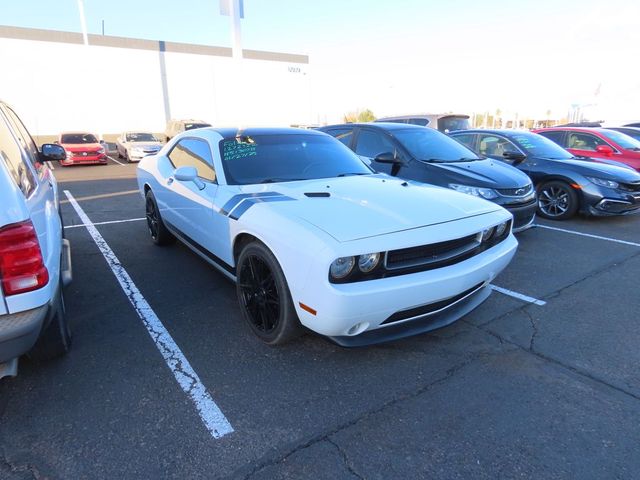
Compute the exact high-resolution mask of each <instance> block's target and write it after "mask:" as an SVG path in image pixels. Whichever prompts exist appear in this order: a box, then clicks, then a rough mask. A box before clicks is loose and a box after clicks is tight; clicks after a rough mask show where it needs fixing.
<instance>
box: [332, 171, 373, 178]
mask: <svg viewBox="0 0 640 480" xmlns="http://www.w3.org/2000/svg"><path fill="white" fill-rule="evenodd" d="M351 175H368V173H366V172H357V173H355V172H348V173H340V174H338V175H336V177H350V176H351Z"/></svg>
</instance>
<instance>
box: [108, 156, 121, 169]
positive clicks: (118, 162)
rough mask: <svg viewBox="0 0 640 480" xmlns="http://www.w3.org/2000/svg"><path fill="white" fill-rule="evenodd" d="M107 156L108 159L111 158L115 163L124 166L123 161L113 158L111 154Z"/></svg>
mask: <svg viewBox="0 0 640 480" xmlns="http://www.w3.org/2000/svg"><path fill="white" fill-rule="evenodd" d="M107 158H108V159H109V160H113V161H114V162H116V163H117V164H119V165H122V166H124V163H122V162H120V161H118V160H116V159H115V158H113V157H112V156H111V155H107Z"/></svg>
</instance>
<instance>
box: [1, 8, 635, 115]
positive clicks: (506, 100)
mask: <svg viewBox="0 0 640 480" xmlns="http://www.w3.org/2000/svg"><path fill="white" fill-rule="evenodd" d="M0 2H1V11H2V18H1V20H0V22H1V23H3V24H5V25H15V26H25V27H34V28H47V29H55V30H66V31H80V22H79V16H78V9H77V0H20V1H17V0H0ZM85 11H86V17H87V24H88V29H89V32H90V33H97V34H99V33H101V29H102V20H104V22H105V33H106V34H107V35H117V36H126V37H135V38H148V39H158V40H169V41H177V42H187V43H201V44H209V45H227V46H228V45H230V44H231V40H230V29H229V19H228V17H223V16H220V14H219V2H218V0H181V1H180V2H177V1H152V0H127V1H125V0H109V1H103V0H85ZM245 13H246V18H245V19H244V20H243V21H242V39H243V46H244V47H245V48H250V49H259V50H274V51H283V52H292V53H306V54H308V55H310V60H311V64H310V67H309V68H310V71H311V79H312V95H313V97H314V109H315V110H316V114H317V116H318V118H319V119H320V120H325V119H326V120H328V121H334V120H335V119H336V118H338V117H339V116H340V115H341V114H342V113H344V112H346V111H349V110H353V109H357V108H370V109H372V110H373V111H374V113H375V114H376V115H378V116H382V115H390V114H402V113H411V112H435V111H460V112H465V113H472V112H482V111H485V110H488V111H490V112H494V111H495V110H496V108H500V109H501V110H502V111H503V112H512V113H515V112H516V111H517V112H519V114H520V116H521V117H522V116H537V117H539V118H545V117H546V112H547V110H551V111H552V117H553V118H555V117H560V116H564V115H565V114H566V112H567V110H568V109H569V108H570V106H571V105H572V104H596V105H597V106H595V107H590V108H591V111H592V115H594V116H600V117H603V118H604V119H605V120H610V121H614V120H627V119H628V120H640V68H638V60H637V55H636V51H635V49H636V48H637V46H638V45H640V28H638V27H639V25H640V2H639V1H630V0H626V1H620V0H610V1H608V2H602V1H601V0H599V1H596V0H537V1H517V0H507V1H503V0H485V1H482V2H479V1H473V0H440V1H432V0H393V1H387V2H382V1H377V0H368V1H365V0H351V1H346V0H322V1H307V0H245ZM632 49H633V50H632Z"/></svg>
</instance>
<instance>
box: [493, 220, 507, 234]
mask: <svg viewBox="0 0 640 480" xmlns="http://www.w3.org/2000/svg"><path fill="white" fill-rule="evenodd" d="M508 224H509V222H504V223H501V224H500V225H498V226H497V227H496V237H501V236H502V235H504V232H505V231H506V230H507V225H508Z"/></svg>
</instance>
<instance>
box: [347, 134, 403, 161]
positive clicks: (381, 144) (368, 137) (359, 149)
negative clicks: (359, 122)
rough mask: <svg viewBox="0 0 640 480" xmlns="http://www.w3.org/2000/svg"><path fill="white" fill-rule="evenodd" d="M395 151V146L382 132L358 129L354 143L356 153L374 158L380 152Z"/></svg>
mask: <svg viewBox="0 0 640 480" xmlns="http://www.w3.org/2000/svg"><path fill="white" fill-rule="evenodd" d="M387 152H391V153H396V146H395V145H394V144H393V142H392V141H391V139H390V138H389V137H387V136H386V135H384V134H383V133H379V132H374V131H372V130H360V133H359V134H358V140H357V145H356V153H357V154H358V155H362V156H363V157H367V158H376V157H377V156H378V155H380V154H381V153H387Z"/></svg>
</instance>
